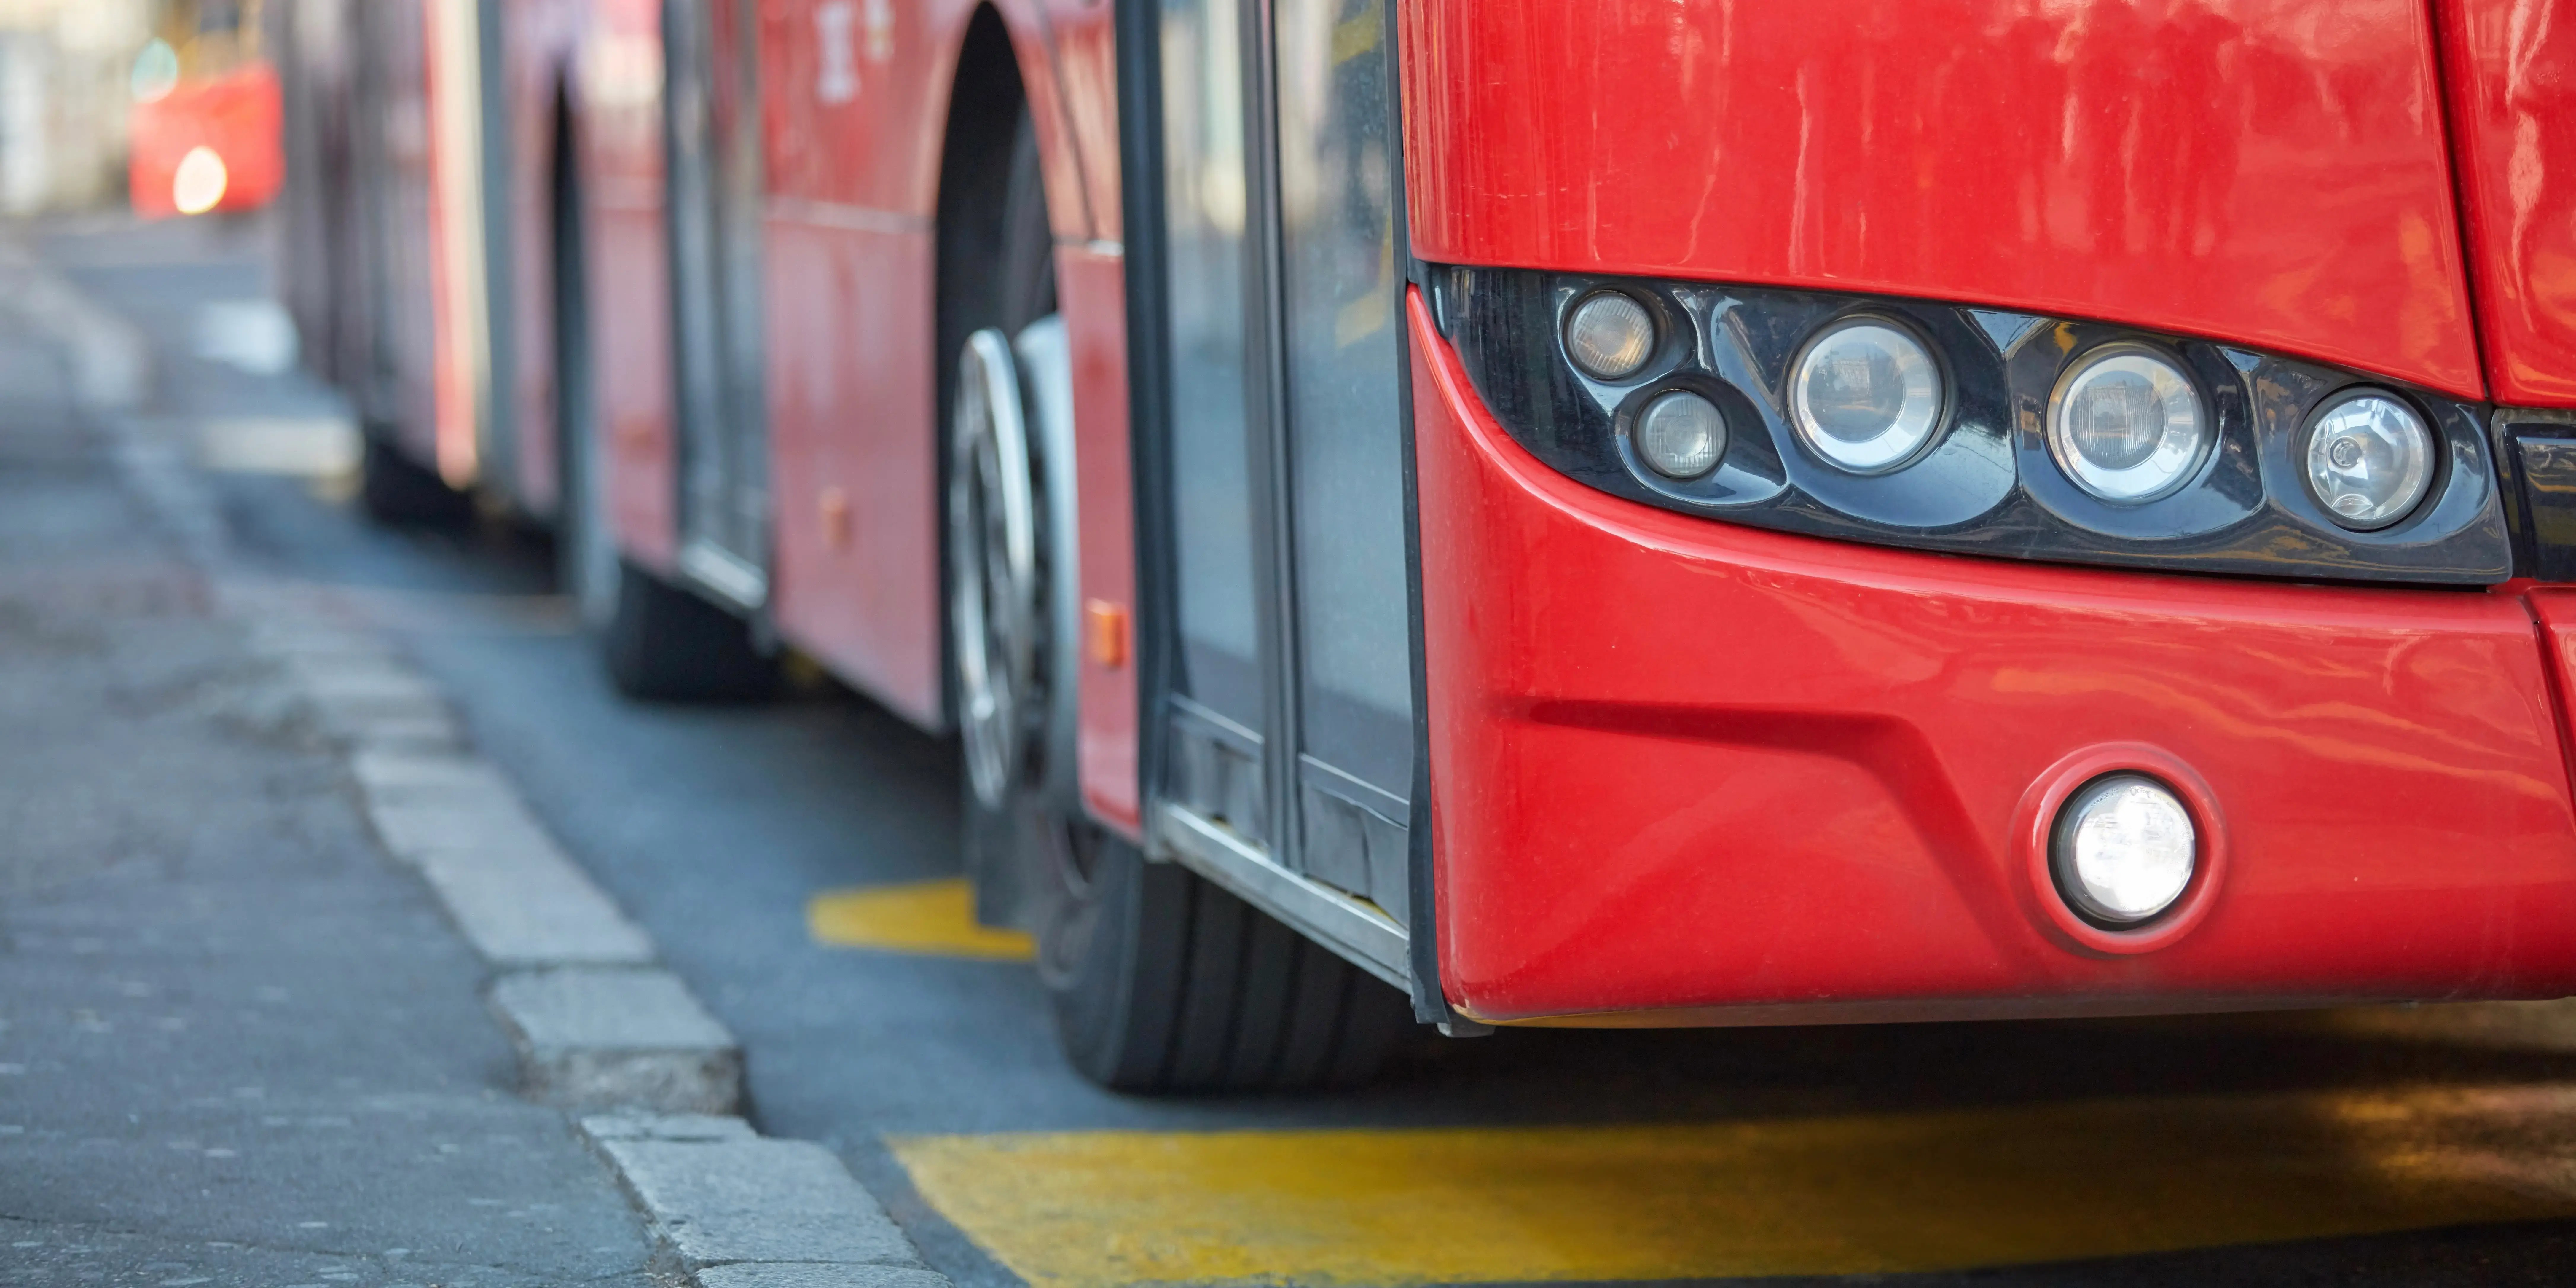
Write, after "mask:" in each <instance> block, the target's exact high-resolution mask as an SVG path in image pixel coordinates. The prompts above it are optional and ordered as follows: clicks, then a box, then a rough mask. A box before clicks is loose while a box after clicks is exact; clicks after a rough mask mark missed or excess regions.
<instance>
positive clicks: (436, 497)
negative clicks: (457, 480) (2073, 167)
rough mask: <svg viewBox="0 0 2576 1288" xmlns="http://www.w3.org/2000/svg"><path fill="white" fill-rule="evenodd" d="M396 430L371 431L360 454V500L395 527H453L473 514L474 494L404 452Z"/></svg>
mask: <svg viewBox="0 0 2576 1288" xmlns="http://www.w3.org/2000/svg"><path fill="white" fill-rule="evenodd" d="M391 433H392V431H391V430H382V431H375V430H371V431H369V432H368V433H366V434H365V435H364V436H363V437H364V438H365V441H366V446H365V448H364V450H363V451H362V453H361V454H360V456H359V458H358V504H360V505H362V506H364V507H366V511H367V517H369V518H371V519H374V520H375V521H376V522H378V523H382V524H387V525H389V526H393V527H453V526H456V525H458V524H462V523H465V522H466V521H468V520H470V519H472V518H473V517H474V499H473V498H472V497H469V496H467V495H465V494H464V493H462V492H459V491H457V490H456V489H454V488H452V487H449V486H448V485H447V480H445V479H442V478H440V477H438V475H437V474H436V473H435V472H433V471H431V470H429V469H426V468H424V467H422V466H420V465H418V464H415V463H413V461H412V460H411V459H410V458H409V457H406V456H404V455H403V454H402V452H401V451H400V450H399V449H397V448H395V447H394V445H393V444H392V443H391V442H390V441H388V439H389V437H390V435H391Z"/></svg>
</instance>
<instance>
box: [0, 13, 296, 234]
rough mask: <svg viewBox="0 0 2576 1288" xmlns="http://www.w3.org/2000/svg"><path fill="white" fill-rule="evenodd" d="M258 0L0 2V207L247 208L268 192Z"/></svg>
mask: <svg viewBox="0 0 2576 1288" xmlns="http://www.w3.org/2000/svg"><path fill="white" fill-rule="evenodd" d="M264 8H265V6H264V5H263V4H262V0H0V213H6V214H9V215H17V216H26V215H37V214H46V213H57V212H66V211H86V210H101V209H114V208H118V207H128V206H130V207H131V208H132V209H133V211H134V212H135V213H137V214H140V215H143V216H145V217H162V216H168V215H174V214H203V213H208V212H213V211H228V210H247V209H255V208H257V207H259V206H261V205H264V204H266V203H267V202H268V200H269V199H270V198H272V197H273V196H274V195H275V194H276V190H277V186H278V182H279V180H280V178H281V174H280V170H281V167H280V165H279V162H278V155H279V145H278V129H279V93H278V82H277V74H276V72H275V70H274V69H273V68H272V67H271V66H270V64H269V63H268V61H267V59H266V58H265V56H264V50H263V48H262V44H263V41H262V31H263V29H264V26H265V22H264V14H263V10H264Z"/></svg>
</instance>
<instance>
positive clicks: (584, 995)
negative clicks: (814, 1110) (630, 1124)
mask: <svg viewBox="0 0 2576 1288" xmlns="http://www.w3.org/2000/svg"><path fill="white" fill-rule="evenodd" d="M491 1002H492V1012H493V1014H494V1015H496V1016H498V1017H499V1018H500V1020H501V1026H502V1027H503V1028H504V1029H506V1030H508V1031H509V1034H510V1040H511V1042H512V1043H513V1044H514V1045H515V1046H516V1047H517V1048H518V1052H519V1077H520V1080H521V1091H522V1092H524V1093H525V1094H526V1095H527V1096H528V1098H529V1099H531V1100H536V1101H539V1102H541V1103H544V1104H550V1105H560V1106H563V1107H565V1108H569V1109H595V1108H601V1107H606V1106H637V1107H643V1108H649V1109H659V1110H664V1111H667V1112H673V1113H708V1114H721V1113H726V1112H730V1111H731V1110H732V1109H734V1107H735V1106H737V1105H738V1104H740V1103H741V1100H742V1050H741V1048H740V1047H738V1046H736V1045H735V1044H734V1040H733V1035H732V1034H731V1033H728V1032H726V1031H725V1027H724V1025H722V1024H719V1023H717V1022H716V1018H715V1017H714V1016H712V1015H709V1014H707V1011H706V1008H705V1007H703V1006H700V1005H698V999H697V998H695V997H692V996H690V994H689V990H688V986H687V985H685V984H682V983H681V982H680V978H679V977H678V976H676V975H673V974H672V973H670V972H669V971H665V970H636V969H607V970H603V969H598V968H571V969H563V970H547V971H526V972H522V973H519V974H515V975H505V976H503V977H501V979H500V980H498V981H496V982H495V983H494V984H493V985H492V992H491Z"/></svg>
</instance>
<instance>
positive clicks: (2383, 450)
mask: <svg viewBox="0 0 2576 1288" xmlns="http://www.w3.org/2000/svg"><path fill="white" fill-rule="evenodd" d="M2307 475H2308V494H2309V495H2310V496H2313V497H2315V498H2316V501H2317V504H2318V505H2321V506H2324V507H2325V510H2326V513H2328V514H2330V515H2333V516H2334V521H2335V522H2337V523H2340V524H2342V525H2343V526H2345V527H2347V528H2356V529H2361V530H2365V531H2366V530H2368V529H2371V528H2384V527H2387V526H2388V525H2389V524H2392V523H2395V522H2397V521H2398V520H2399V519H2402V518H2405V517H2406V515H2407V513H2408V512H2409V511H2412V510H2413V509H2414V508H2415V505H2416V503H2417V502H2419V501H2422V500H2423V499H2424V493H2425V492H2426V491H2427V490H2428V489H2430V488H2431V487H2432V486H2433V431H2432V430H2431V429H2429V428H2427V427H2426V426H2425V424H2424V418H2423V417H2421V416H2418V415H2416V414H2415V409H2414V408H2412V407H2409V406H2407V405H2406V404H2405V403H2403V402H2400V401H2398V400H2397V399H2395V398H2393V397H2390V396H2389V395H2387V394H2384V393H2380V392H2378V391H2377V390H2366V391H2363V392H2361V393H2356V394H2352V395H2349V396H2346V397H2344V398H2342V399H2339V400H2337V401H2335V402H2331V403H2328V404H2327V405H2326V407H2325V409H2324V410H2322V411H2320V412H2318V413H2317V417H2316V421H2315V423H2314V424H2312V425H2311V426H2310V427H2309V429H2308V451H2307Z"/></svg>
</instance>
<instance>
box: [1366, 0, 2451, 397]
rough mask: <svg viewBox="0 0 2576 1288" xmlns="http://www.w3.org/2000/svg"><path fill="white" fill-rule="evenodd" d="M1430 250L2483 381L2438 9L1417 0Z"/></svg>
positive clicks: (1409, 41) (1423, 214) (2004, 1)
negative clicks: (1779, 289) (1804, 290)
mask: <svg viewBox="0 0 2576 1288" xmlns="http://www.w3.org/2000/svg"><path fill="white" fill-rule="evenodd" d="M1403 29H1404V74H1405V84H1406V129H1407V151H1406V164H1407V165H1408V167H1409V175H1408V187H1409V190H1410V197H1411V208H1412V229H1413V241H1414V251H1415V253H1416V254H1418V255H1420V256H1422V257H1423V258H1425V259H1430V260H1434V261H1442V262H1451V263H1463V264H1489V265H1505V266H1518V267H1537V268H1565V269H1574V270H1582V271H1597V272H1605V273H1640V274H1658V275H1669V276H1676V277H1697V278H1708V279H1714V280H1723V281H1744V282H1762V283H1771V284H1780V285H1799V286H1815V287H1829V288H1833V289H1838V290H1862V291H1886V292H1890V293H1895V294H1903V295H1913V296H1925V297H1932V298H1940V299H1951V300H1959V301H1963V302H1969V303H1984V304H1992V305H1996V306H1999V307H2004V308H2013V309H2026V310H2033V311H2038V312H2044V313H2052V314H2059V315H2064V316H2069V317H2080V318H2099V319H2104V320H2109V321H2115V322H2123V323H2129V324H2133V325H2138V326H2147V327H2155V328H2160V329H2166V330H2172V331H2179V332H2185V333H2193V334H2200V335H2207V336H2213V337H2217V338H2221V339H2230V340H2236V341H2240V342H2243V343H2247V344H2256V345H2262V346H2266V347H2269V348H2273V349H2277V350H2280V351H2282V352H2285V353H2291V354H2297V355H2302V356H2306V357H2311V358H2317V359H2323V360H2326V361H2332V362H2339V363H2346V364H2349V365H2352V366H2355V367H2359V368H2362V369H2364V370H2369V371H2378V372H2383V373H2386V374H2388V375H2390V376H2394V377H2398V378H2402V379H2407V380H2413V381H2418V382H2421V383H2423V384H2425V385H2429V386H2431V387H2434V388H2437V389H2442V390H2445V391H2448V392H2450V393H2454V394H2459V395H2461V396H2464V397H2477V396H2479V395H2480V393H2481V390H2482V387H2483V381H2482V380H2481V378H2480V370H2479V362H2478V353H2477V350H2476V345H2475V339H2474V337H2473V336H2472V334H2471V330H2470V322H2469V306H2468V299H2467V296H2466V293H2465V284H2464V279H2463V275H2462V268H2461V252H2460V241H2459V233H2458V226H2457V223H2456V221H2455V219H2454V217H2453V196H2452V190H2451V176H2450V171H2449V167H2448V158H2447V156H2446V149H2445V141H2444V138H2443V127H2442V117H2441V112H2440V110H2439V97H2438V95H2439V92H2440V91H2439V86H2438V84H2437V81H2436V67H2435V59H2434V54H2433V41H2432V33H2431V30H2430V28H2429V20H2428V17H2427V15H2426V13H2425V12H2424V8H2423V5H2422V4H2421V3H2420V2H2419V0H2237V2H2236V3H2224V4H2222V3H2217V2H2216V0H2145V2H2144V3H2130V2H2129V0H2068V2H2066V3H2052V4H2047V5H2035V4H2031V3H2028V2H2027V0H1819V2H1818V3H1809V4H1771V3H1764V4H1741V3H1729V2H1727V0H1677V2H1676V0H1601V2H1599V3H1589V4H1552V3H1541V2H1537V0H1509V2H1505V3H1492V2H1490V0H1404V3H1403Z"/></svg>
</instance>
